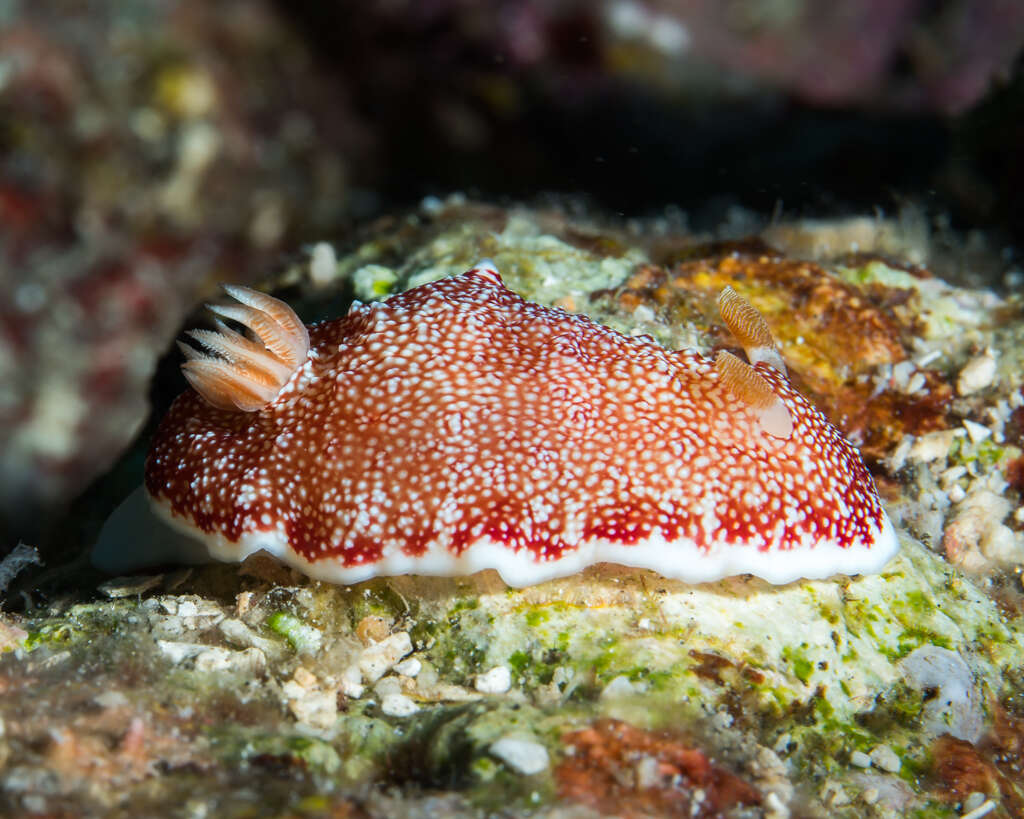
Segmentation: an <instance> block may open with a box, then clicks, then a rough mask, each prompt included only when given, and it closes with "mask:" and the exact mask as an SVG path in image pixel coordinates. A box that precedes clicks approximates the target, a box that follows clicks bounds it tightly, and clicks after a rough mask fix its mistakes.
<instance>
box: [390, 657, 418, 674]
mask: <svg viewBox="0 0 1024 819" xmlns="http://www.w3.org/2000/svg"><path fill="white" fill-rule="evenodd" d="M422 670H423V663H421V662H420V661H419V660H418V659H417V658H416V657H410V658H409V659H407V660H402V662H400V663H398V664H396V665H395V673H396V674H401V675H402V676H403V677H415V676H416V675H417V674H419V673H420V671H422Z"/></svg>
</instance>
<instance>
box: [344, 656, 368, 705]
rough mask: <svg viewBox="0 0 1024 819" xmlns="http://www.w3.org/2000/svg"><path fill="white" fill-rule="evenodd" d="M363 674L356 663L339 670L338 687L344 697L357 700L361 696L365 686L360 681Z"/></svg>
mask: <svg viewBox="0 0 1024 819" xmlns="http://www.w3.org/2000/svg"><path fill="white" fill-rule="evenodd" d="M362 679H363V674H362V672H361V671H360V670H359V666H358V665H350V666H349V667H348V668H346V669H345V670H344V671H342V672H341V682H340V683H339V685H338V688H339V689H341V693H342V694H344V695H345V696H346V697H349V698H351V699H354V700H357V699H359V698H360V697H361V696H363V692H364V691H365V690H366V686H364V685H363V683H362Z"/></svg>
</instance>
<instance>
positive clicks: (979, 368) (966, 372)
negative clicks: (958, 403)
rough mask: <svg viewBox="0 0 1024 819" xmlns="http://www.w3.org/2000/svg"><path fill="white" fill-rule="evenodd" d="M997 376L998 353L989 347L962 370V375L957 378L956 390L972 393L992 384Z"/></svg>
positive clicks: (967, 393)
mask: <svg viewBox="0 0 1024 819" xmlns="http://www.w3.org/2000/svg"><path fill="white" fill-rule="evenodd" d="M995 377H996V355H995V353H994V352H993V351H992V350H991V349H987V350H985V352H983V353H982V354H981V355H979V356H976V357H975V358H972V359H971V360H970V361H968V362H967V364H966V365H965V366H964V368H963V369H962V370H960V375H958V376H957V379H956V391H957V392H958V393H959V394H960V395H970V394H971V393H975V392H978V390H983V389H985V387H988V386H989V385H991V384H992V382H993V381H994V380H995Z"/></svg>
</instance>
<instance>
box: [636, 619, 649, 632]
mask: <svg viewBox="0 0 1024 819" xmlns="http://www.w3.org/2000/svg"><path fill="white" fill-rule="evenodd" d="M636 627H637V628H642V629H645V630H647V629H650V627H651V618H650V617H641V618H640V619H639V620H638V621H637V624H636Z"/></svg>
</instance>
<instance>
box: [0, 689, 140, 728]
mask: <svg viewBox="0 0 1024 819" xmlns="http://www.w3.org/2000/svg"><path fill="white" fill-rule="evenodd" d="M92 701H93V702H94V703H96V704H97V705H98V706H100V707H101V708H121V707H122V706H125V705H127V704H128V697H126V696H125V695H124V694H123V693H122V692H121V691H115V690H114V689H112V688H111V689H107V690H106V691H103V692H101V693H99V694H97V695H96V696H95V697H93V698H92ZM0 736H3V732H2V731H0Z"/></svg>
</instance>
